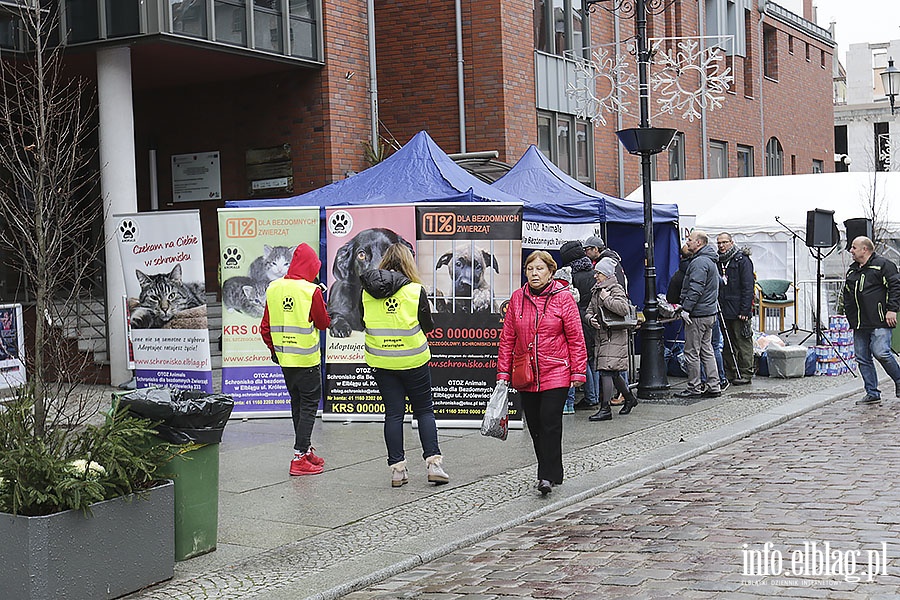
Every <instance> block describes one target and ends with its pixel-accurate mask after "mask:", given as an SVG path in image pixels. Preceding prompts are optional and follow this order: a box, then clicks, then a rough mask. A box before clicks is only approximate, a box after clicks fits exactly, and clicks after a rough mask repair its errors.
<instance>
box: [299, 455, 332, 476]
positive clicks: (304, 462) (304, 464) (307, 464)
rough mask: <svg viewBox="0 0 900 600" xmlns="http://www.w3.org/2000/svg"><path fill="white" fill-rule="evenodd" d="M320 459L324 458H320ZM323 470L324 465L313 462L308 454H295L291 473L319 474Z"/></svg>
mask: <svg viewBox="0 0 900 600" xmlns="http://www.w3.org/2000/svg"><path fill="white" fill-rule="evenodd" d="M313 456H315V455H313ZM317 458H318V457H317ZM319 460H322V459H321V458H320V459H319ZM323 462H324V461H323ZM323 470H324V467H322V465H316V464H313V462H312V461H311V460H310V459H309V455H307V454H304V455H302V456H299V457H297V456H295V457H294V460H292V461H291V475H292V476H294V477H296V476H298V475H318V474H319V473H321V472H322V471H323Z"/></svg>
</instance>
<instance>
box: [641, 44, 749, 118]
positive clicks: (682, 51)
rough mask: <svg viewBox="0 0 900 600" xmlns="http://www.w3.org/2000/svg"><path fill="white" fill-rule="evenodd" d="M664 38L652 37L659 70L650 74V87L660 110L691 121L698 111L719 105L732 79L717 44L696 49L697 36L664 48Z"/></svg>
mask: <svg viewBox="0 0 900 600" xmlns="http://www.w3.org/2000/svg"><path fill="white" fill-rule="evenodd" d="M664 41H665V40H663V39H657V40H653V49H652V53H653V55H654V57H655V60H654V64H655V65H658V66H659V67H660V68H661V70H660V71H658V72H656V73H655V74H654V75H653V77H652V85H653V90H654V91H657V90H659V93H660V97H659V98H657V99H656V102H657V104H658V105H659V107H660V110H661V111H662V112H667V113H669V114H674V113H675V112H676V111H677V112H679V113H681V116H682V118H685V119H688V120H689V121H691V122H693V121H694V119H699V118H700V116H701V111H702V110H703V109H705V108H708V109H710V110H712V109H715V108H720V107H721V106H722V102H723V100H724V99H725V92H727V91H728V88H729V87H730V86H731V83H732V82H733V81H734V77H733V76H732V69H731V67H729V66H727V65H726V63H725V57H724V53H723V52H722V51H721V48H719V46H717V45H710V46H709V47H708V48H704V49H702V50H701V49H700V41H699V39H696V38H694V39H682V40H679V41H678V43H677V44H676V49H675V50H672V51H665V50H664V49H663V48H662V43H663V42H664Z"/></svg>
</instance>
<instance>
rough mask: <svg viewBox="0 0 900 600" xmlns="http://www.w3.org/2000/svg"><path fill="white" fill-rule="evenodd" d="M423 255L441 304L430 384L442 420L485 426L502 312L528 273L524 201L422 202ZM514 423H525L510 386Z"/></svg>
mask: <svg viewBox="0 0 900 600" xmlns="http://www.w3.org/2000/svg"><path fill="white" fill-rule="evenodd" d="M416 263H417V265H418V267H419V274H420V275H421V277H422V283H423V284H424V285H425V288H426V289H427V290H428V295H429V299H430V300H431V302H432V306H433V307H434V313H433V318H434V331H432V332H431V333H430V334H429V336H428V343H429V346H430V347H431V363H430V364H431V389H432V392H433V396H434V416H435V418H436V419H437V421H438V425H439V426H441V427H472V428H478V427H481V420H482V418H483V417H484V411H485V408H486V407H487V403H488V400H489V399H490V397H491V393H492V392H493V390H494V385H495V384H496V382H497V349H498V347H499V343H500V330H501V329H502V327H503V314H504V313H505V312H506V306H507V304H508V303H509V298H510V297H511V296H512V293H513V292H514V291H515V290H517V289H519V287H521V281H522V205H521V204H503V203H493V202H491V203H481V202H479V203H475V202H468V203H463V204H452V205H449V204H432V203H428V204H420V205H417V206H416ZM509 425H510V427H512V428H521V427H522V417H521V411H520V409H519V397H518V393H515V392H514V391H513V390H511V393H510V406H509Z"/></svg>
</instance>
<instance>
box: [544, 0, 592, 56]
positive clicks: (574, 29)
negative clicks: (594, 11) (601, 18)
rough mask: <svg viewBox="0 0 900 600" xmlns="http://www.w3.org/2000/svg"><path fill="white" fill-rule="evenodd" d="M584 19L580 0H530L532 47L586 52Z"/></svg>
mask: <svg viewBox="0 0 900 600" xmlns="http://www.w3.org/2000/svg"><path fill="white" fill-rule="evenodd" d="M587 40H588V31H587V20H586V18H585V14H584V7H583V6H582V0H534V47H535V48H536V49H537V50H540V51H541V52H546V53H548V54H556V55H557V56H566V52H569V51H579V52H588V50H587V48H586V46H588V45H589V44H588V41H587Z"/></svg>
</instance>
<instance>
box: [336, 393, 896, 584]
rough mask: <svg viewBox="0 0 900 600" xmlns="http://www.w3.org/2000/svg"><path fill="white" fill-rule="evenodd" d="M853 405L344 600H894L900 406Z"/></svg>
mask: <svg viewBox="0 0 900 600" xmlns="http://www.w3.org/2000/svg"><path fill="white" fill-rule="evenodd" d="M854 400H855V396H854V397H852V398H845V399H840V400H837V401H835V402H832V403H831V404H828V405H825V406H823V407H820V408H818V409H815V410H813V411H811V412H809V413H806V414H805V415H802V416H800V417H797V418H794V419H792V420H790V421H788V422H786V423H784V424H782V425H779V426H777V427H775V428H772V429H768V430H766V431H761V432H759V433H756V434H753V435H751V436H750V437H747V438H744V439H742V440H740V441H737V442H734V443H731V444H728V445H726V446H722V447H720V448H719V449H717V450H713V451H712V452H709V453H706V454H703V455H701V456H700V457H698V458H695V459H692V460H690V461H688V462H686V463H682V464H680V465H678V466H675V467H672V468H668V469H665V470H662V471H658V472H656V473H655V474H653V475H650V476H648V477H645V478H642V479H639V480H636V481H635V482H633V483H631V484H629V485H626V486H622V487H618V488H615V489H613V490H610V491H609V492H606V493H603V494H600V495H598V496H595V497H593V498H591V499H589V500H586V501H583V502H581V503H578V504H575V505H572V506H569V507H567V508H564V509H561V510H559V511H557V512H554V513H551V514H549V515H547V516H544V517H541V518H538V519H536V520H534V521H532V522H529V523H527V524H524V525H521V526H518V527H515V528H513V529H510V530H507V531H505V532H503V533H500V534H498V535H495V536H493V537H490V538H487V539H485V540H483V541H481V542H478V543H476V544H474V545H472V546H470V547H468V548H465V549H462V550H458V551H456V552H453V553H451V554H448V555H446V556H444V557H442V558H438V559H436V560H434V561H432V562H430V563H427V564H425V565H423V566H421V567H418V568H416V569H414V570H412V571H407V572H405V573H401V574H400V575H397V576H395V577H393V578H390V579H387V580H385V581H383V582H381V583H378V584H376V585H372V586H371V587H368V588H366V589H364V590H360V591H356V592H353V593H350V594H348V595H347V596H345V598H346V599H347V600H394V599H401V598H417V599H423V600H454V599H457V598H466V599H468V600H492V599H499V598H512V597H515V598H560V599H567V600H588V599H590V600H595V599H598V598H646V599H655V598H679V599H694V598H715V599H723V600H731V599H733V600H738V599H750V598H760V597H768V596H779V597H783V598H834V599H864V598H868V599H881V598H884V599H888V598H890V599H896V598H900V559H898V556H900V445H898V443H897V431H898V427H900V417H898V411H900V400H897V399H893V398H891V399H886V400H885V402H884V403H883V404H882V405H880V406H871V407H862V406H855V405H854V404H853V401H854ZM826 544H827V547H826ZM779 557H780V558H781V562H780V563H779V562H778V558H779ZM824 557H827V558H824ZM765 567H768V572H766V570H765ZM870 573H871V575H870Z"/></svg>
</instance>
